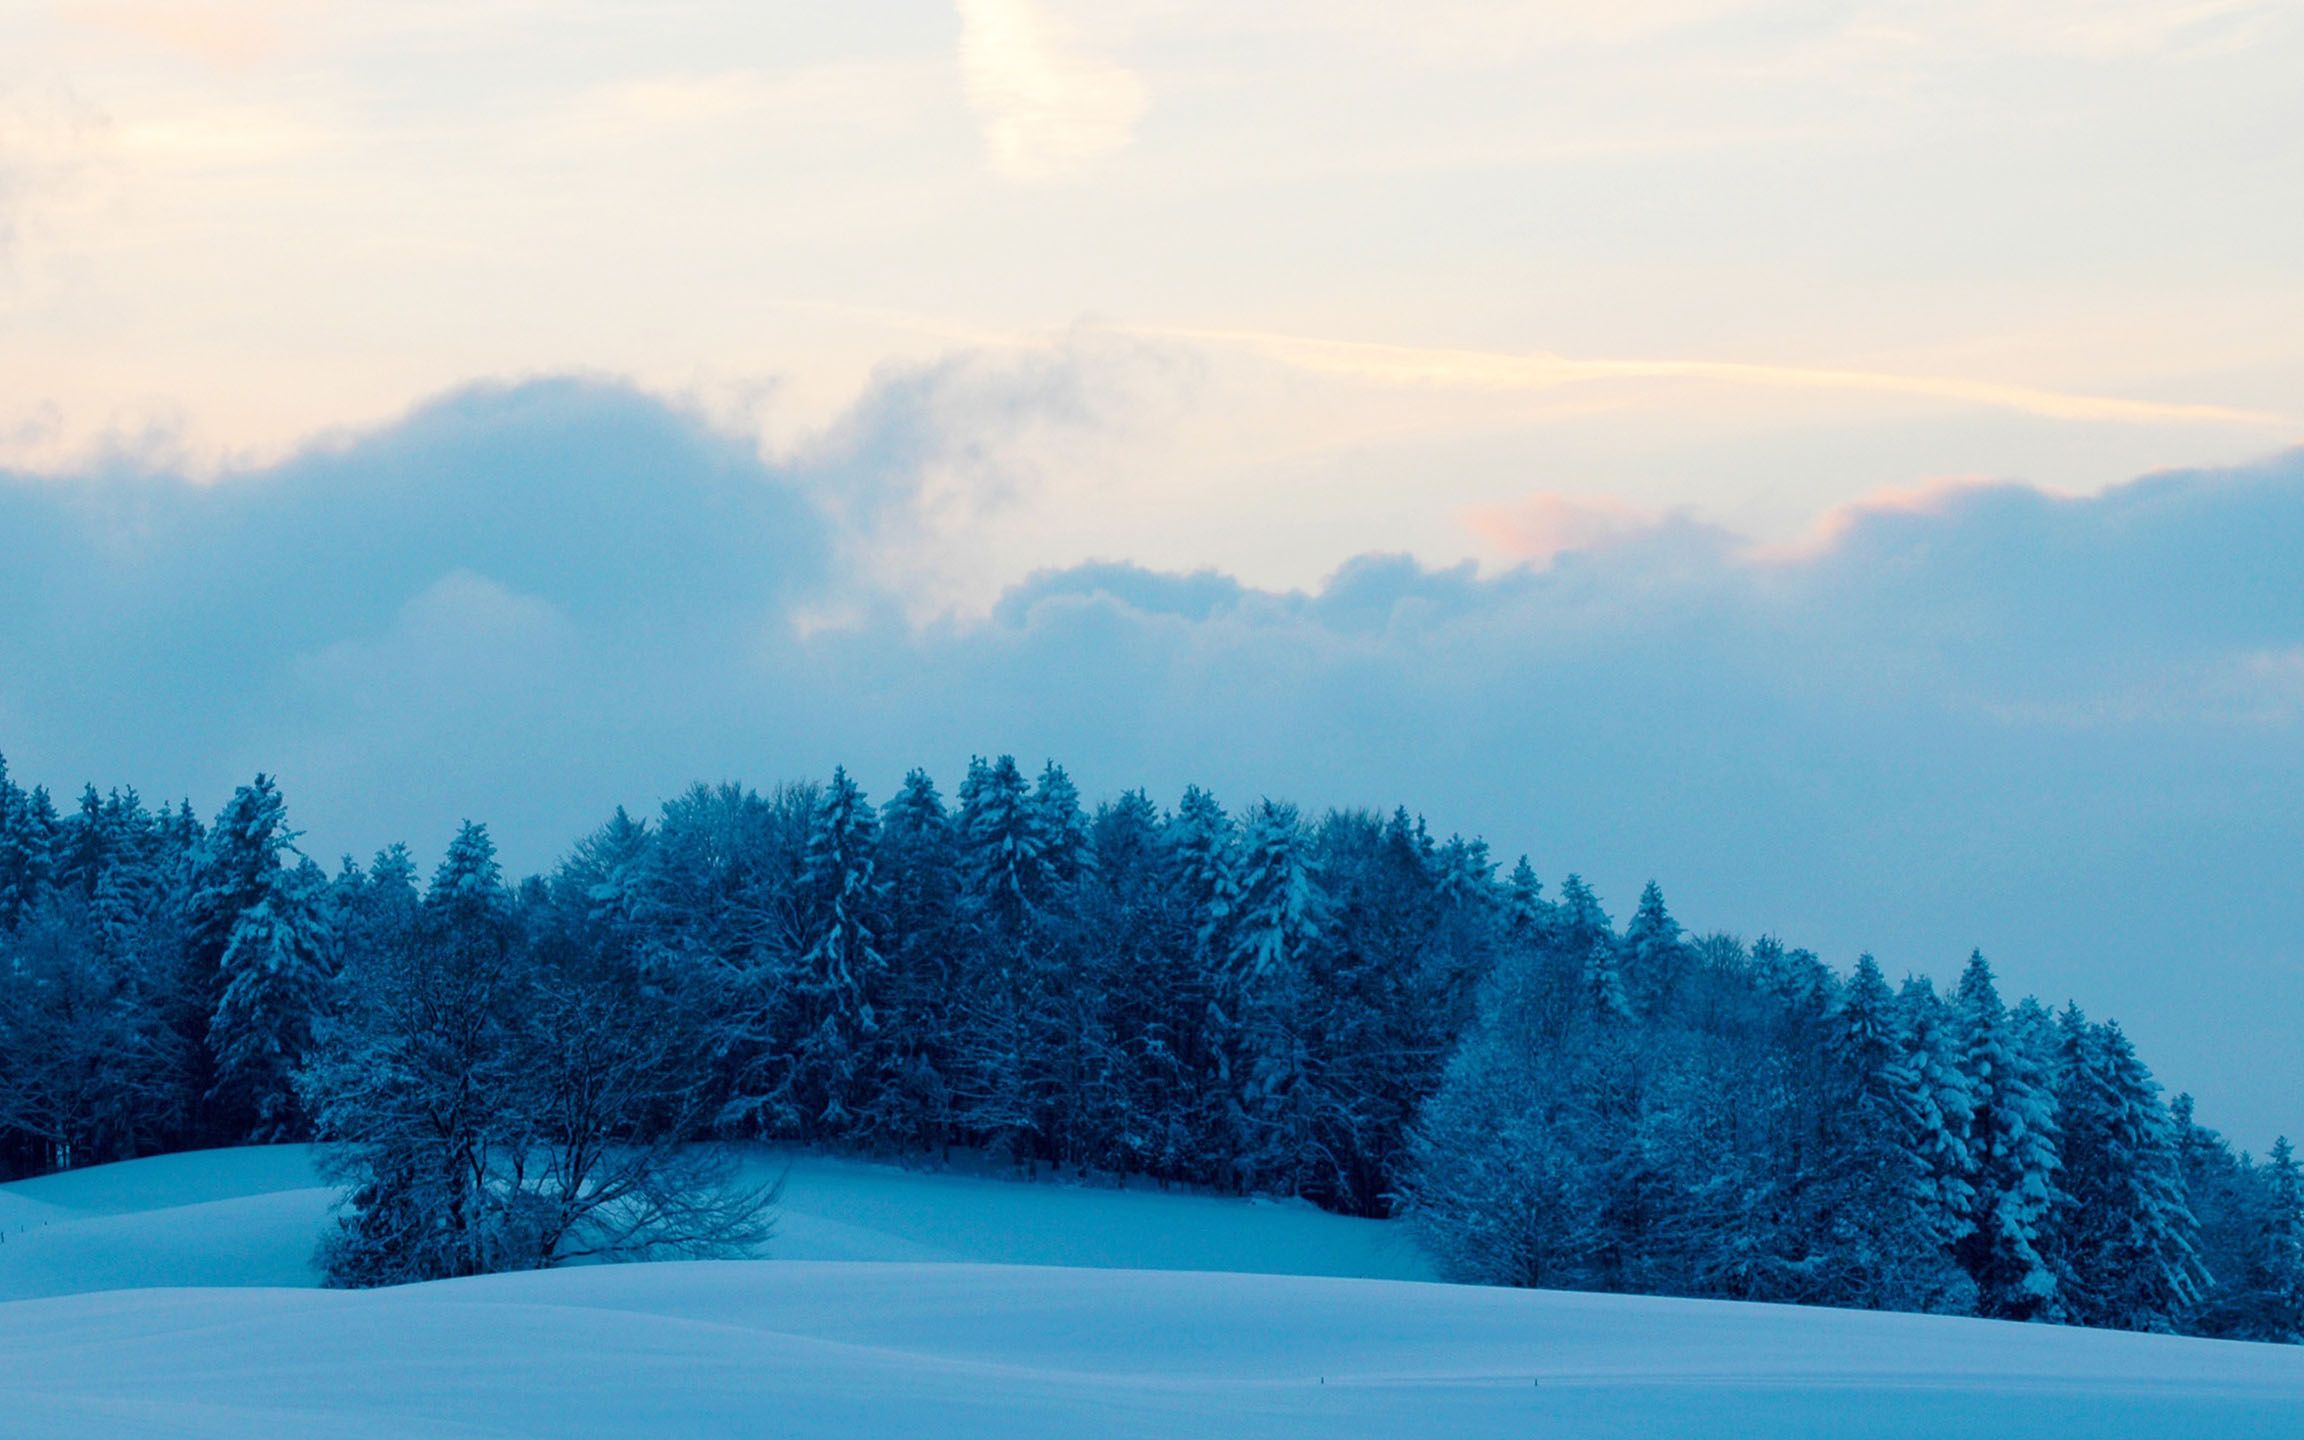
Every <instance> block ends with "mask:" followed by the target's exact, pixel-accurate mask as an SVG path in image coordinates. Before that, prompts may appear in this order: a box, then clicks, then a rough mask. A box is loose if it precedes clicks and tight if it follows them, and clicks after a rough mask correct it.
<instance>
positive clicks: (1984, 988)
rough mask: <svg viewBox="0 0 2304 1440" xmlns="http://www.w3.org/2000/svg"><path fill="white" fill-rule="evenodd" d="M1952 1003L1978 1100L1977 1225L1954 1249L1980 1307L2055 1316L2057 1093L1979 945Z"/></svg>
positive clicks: (1974, 1134)
mask: <svg viewBox="0 0 2304 1440" xmlns="http://www.w3.org/2000/svg"><path fill="white" fill-rule="evenodd" d="M1954 1011H1955V1015H1956V1024H1957V1027H1958V1034H1959V1040H1960V1073H1961V1075H1962V1077H1963V1078H1964V1079H1965V1080H1966V1081H1967V1082H1968V1091H1969V1096H1970V1099H1971V1101H1972V1102H1973V1104H1974V1107H1975V1108H1974V1110H1973V1112H1972V1115H1971V1118H1970V1121H1969V1134H1968V1153H1969V1161H1970V1167H1971V1168H1970V1174H1969V1183H1970V1184H1971V1185H1972V1186H1973V1187H1974V1189H1975V1198H1974V1201H1973V1202H1972V1206H1971V1210H1970V1215H1969V1219H1970V1224H1971V1226H1972V1227H1973V1228H1971V1229H1970V1231H1969V1233H1968V1234H1967V1235H1966V1236H1964V1237H1963V1238H1962V1239H1961V1240H1960V1242H1959V1245H1958V1249H1957V1253H1958V1255H1959V1257H1960V1261H1961V1264H1962V1266H1963V1267H1964V1268H1966V1270H1967V1271H1968V1274H1969V1276H1970V1278H1972V1279H1974V1280H1975V1282H1976V1293H1977V1305H1978V1308H1979V1310H1980V1311H1981V1312H1982V1313H1984V1314H1985V1315H1988V1316H1994V1317H1998V1318H2001V1319H2008V1320H2032V1319H2053V1318H2055V1317H2056V1316H2058V1315H2059V1314H2060V1309H2059V1306H2060V1300H2059V1297H2058V1295H2057V1291H2056V1272H2055V1269H2054V1267H2053V1266H2052V1265H2051V1264H2050V1262H2049V1260H2048V1258H2047V1256H2046V1254H2044V1253H2043V1250H2044V1247H2045V1246H2047V1245H2049V1243H2050V1240H2049V1235H2050V1229H2051V1227H2052V1226H2053V1224H2054V1222H2055V1214H2056V1206H2057V1195H2058V1190H2057V1184H2056V1172H2057V1170H2058V1168H2059V1161H2058V1159H2057V1154H2056V1148H2057V1131H2056V1097H2055V1093H2054V1092H2053V1091H2052V1090H2051V1089H2050V1088H2049V1086H2048V1083H2047V1077H2046V1076H2045V1075H2043V1074H2042V1073H2041V1068H2040V1066H2039V1064H2038V1063H2037V1061H2036V1060H2035V1058H2034V1056H2033V1055H2032V1053H2031V1051H2030V1047H2029V1046H2028V1045H2027V1044H2026V1043H2025V1037H2024V1036H2023V1035H2022V1034H2021V1033H2019V1031H2018V1028H2017V1024H2016V1022H2015V1021H2014V1019H2012V1017H2011V1016H2010V1015H2009V1012H2008V1009H2007V1007H2006V1006H2005V1005H2003V1004H2002V1003H2001V1000H2000V991H1999V989H1998V987H1997V986H1995V985H1994V984H1993V981H1992V967H1991V966H1990V965H1988V964H1987V963H1985V960H1984V956H1983V954H1982V953H1981V952H1975V953H1972V954H1970V956H1969V957H1968V966H1967V969H1966V970H1964V971H1963V972H1962V973H1961V976H1960V989H1959V993H1958V995H1957V997H1956V998H1955V1001H1954Z"/></svg>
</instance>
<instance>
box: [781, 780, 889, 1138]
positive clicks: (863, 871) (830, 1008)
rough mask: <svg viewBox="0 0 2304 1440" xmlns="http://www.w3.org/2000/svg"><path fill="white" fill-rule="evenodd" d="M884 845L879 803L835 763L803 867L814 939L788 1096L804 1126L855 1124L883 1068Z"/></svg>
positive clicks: (800, 980) (824, 1128) (828, 1128)
mask: <svg viewBox="0 0 2304 1440" xmlns="http://www.w3.org/2000/svg"><path fill="white" fill-rule="evenodd" d="M879 848H880V817H879V812H877V811H876V810H874V809H873V807H872V805H871V804H870V803H869V802H868V801H867V800H866V799H865V797H864V791H863V789H862V787H860V786H859V785H857V783H856V782H855V781H854V780H852V779H850V778H849V775H848V772H847V770H846V769H845V768H840V769H835V770H834V771H833V772H832V783H831V784H830V785H827V786H826V787H825V788H824V793H823V797H822V799H820V800H819V801H818V802H817V806H816V818H815V825H814V828H813V829H812V830H811V831H810V833H809V836H808V849H807V852H806V855H805V856H804V858H803V859H802V861H801V869H800V882H799V892H800V902H801V906H802V913H803V914H804V916H805V917H806V918H805V920H804V922H803V923H804V924H805V925H806V926H807V934H808V941H807V949H806V951H805V952H804V953H803V954H802V956H801V957H800V967H799V971H798V973H797V975H796V976H795V979H794V985H795V988H796V990H797V992H798V993H797V996H796V997H795V998H796V1000H797V1003H798V1013H799V1025H798V1027H797V1031H798V1045H797V1049H796V1052H795V1054H794V1057H793V1066H792V1072H791V1076H792V1078H791V1089H792V1101H791V1103H792V1105H793V1107H794V1109H795V1111H796V1112H797V1114H798V1116H799V1118H800V1124H801V1133H802V1134H803V1135H816V1134H829V1135H841V1134H846V1133H849V1132H850V1131H851V1130H852V1129H853V1127H854V1124H855V1114H854V1108H855V1107H856V1106H858V1105H860V1104H863V1103H864V1102H865V1100H866V1096H865V1094H864V1093H863V1091H864V1089H865V1087H866V1086H868V1084H869V1082H870V1081H871V1080H872V1079H873V1078H874V1077H875V1075H876V1072H877V1070H878V1065H877V1063H876V1057H875V1056H874V1055H873V1053H872V1047H873V1045H874V1044H875V1042H876V1037H877V1033H878V1030H879V1020H878V1016H877V1015H876V1014H875V1012H874V1008H873V1002H874V999H875V997H876V995H877V993H878V991H879V988H880V981H881V974H882V971H883V969H884V968H885V963H886V962H885V960H884V958H883V957H882V954H881V950H880V944H881V927H882V924H883V901H884V899H885V894H886V888H887V887H886V886H885V885H884V884H883V883H882V882H881V881H880V879H879V877H878V864H879Z"/></svg>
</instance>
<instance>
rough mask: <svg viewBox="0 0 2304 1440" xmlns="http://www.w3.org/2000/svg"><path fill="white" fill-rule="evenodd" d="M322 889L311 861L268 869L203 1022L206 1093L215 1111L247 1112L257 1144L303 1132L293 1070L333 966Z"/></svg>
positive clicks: (307, 1043)
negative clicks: (210, 1064)
mask: <svg viewBox="0 0 2304 1440" xmlns="http://www.w3.org/2000/svg"><path fill="white" fill-rule="evenodd" d="M325 891H326V880H325V879H324V877H323V876H322V875H321V874H320V871H319V868H318V867H317V866H315V865H313V864H312V862H311V861H309V860H307V861H305V862H304V863H302V864H301V865H297V866H295V867H293V868H283V869H279V870H275V871H274V872H273V873H272V875H271V876H270V877H269V878H268V881H267V884H266V892H265V895H264V898H263V899H261V900H259V901H257V902H256V903H255V904H254V905H252V906H250V907H248V908H247V909H246V910H244V911H242V912H241V913H240V918H239V920H238V921H237V922H235V923H234V925H233V927H232V935H231V939H230V940H229V942H228V943H227V944H226V945H225V948H224V958H223V961H222V970H223V975H224V993H223V995H222V997H221V998H220V999H219V1000H218V1001H217V1005H216V1013H215V1016H214V1018H213V1019H211V1020H210V1021H209V1026H208V1048H209V1050H210V1051H211V1052H212V1053H213V1054H214V1055H215V1057H216V1080H215V1083H214V1086H213V1088H212V1091H211V1094H210V1099H211V1100H212V1101H213V1102H215V1103H216V1104H217V1105H218V1107H219V1110H220V1113H223V1114H226V1115H232V1116H239V1117H244V1119H243V1121H242V1124H243V1126H244V1129H243V1130H242V1135H243V1138H245V1139H248V1140H251V1141H254V1142H256V1143H258V1144H267V1143H270V1142H273V1141H278V1140H291V1139H297V1138H300V1137H301V1135H302V1134H303V1131H304V1119H303V1114H302V1109H301V1106H300V1105H299V1103H298V1100H297V1095H296V1090H295V1077H296V1075H297V1072H298V1071H300V1070H301V1069H302V1068H303V1065H304V1062H305V1060H306V1058H307V1056H308V1055H309V1054H310V1052H311V1049H312V1034H313V1026H314V1024H315V1022H316V1021H317V1020H318V1019H319V1017H320V1016H321V1014H322V1012H323V1010H324V1008H325V1005H326V995H327V991H328V987H329V983H330V981H331V980H332V978H333V970H334V967H333V965H332V964H331V963H330V959H329V950H330V937H329V934H328V930H327V917H326V915H325V914H324V913H323V908H322V907H323V905H324V903H325Z"/></svg>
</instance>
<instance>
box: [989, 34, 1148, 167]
mask: <svg viewBox="0 0 2304 1440" xmlns="http://www.w3.org/2000/svg"><path fill="white" fill-rule="evenodd" d="M959 6H960V74H961V79H962V81H963V83H964V84H965V86H966V88H967V94H968V103H969V104H970V105H971V106H972V107H973V108H974V109H975V111H976V114H977V118H978V119H979V120H980V121H981V122H982V123H983V126H984V144H985V149H986V151H987V152H988V153H989V155H990V157H991V161H992V168H993V170H994V171H996V172H997V173H998V174H1000V175H1001V176H1003V177H1004V178H1006V179H1010V180H1019V181H1043V180H1055V179H1061V178H1063V177H1065V176H1068V175H1072V174H1076V173H1078V172H1079V171H1080V170H1082V169H1084V168H1085V167H1087V166H1088V165H1089V164H1090V163H1092V162H1094V161H1096V160H1099V159H1102V158H1103V157H1104V156H1106V155H1109V154H1111V153H1112V152H1113V151H1116V150H1118V149H1120V148H1122V147H1123V146H1125V145H1126V144H1127V143H1128V141H1129V140H1130V138H1131V137H1132V136H1133V135H1134V134H1135V131H1136V122H1137V120H1138V119H1140V118H1141V117H1142V115H1143V113H1144V83H1143V82H1142V81H1141V80H1139V79H1138V78H1137V77H1136V76H1135V74H1134V73H1132V72H1131V71H1129V70H1127V69H1125V68H1123V67H1122V66H1120V65H1118V64H1116V63H1114V62H1112V61H1110V60H1107V59H1104V58H1101V57H1099V56H1096V55H1092V54H1090V53H1088V52H1087V51H1085V50H1084V49H1082V48H1081V47H1080V44H1079V42H1078V41H1077V39H1076V38H1075V37H1074V36H1073V35H1072V34H1071V32H1070V31H1069V29H1068V28H1067V27H1066V26H1065V25H1064V24H1063V23H1062V22H1061V21H1060V20H1058V19H1057V18H1056V17H1055V16H1053V15H1051V14H1049V13H1048V11H1047V10H1046V8H1045V7H1044V6H1043V5H1042V4H1040V3H1038V0H959Z"/></svg>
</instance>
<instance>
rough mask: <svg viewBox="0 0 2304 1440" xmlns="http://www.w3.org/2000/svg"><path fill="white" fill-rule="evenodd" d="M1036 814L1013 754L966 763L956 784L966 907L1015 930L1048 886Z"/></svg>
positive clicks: (989, 921)
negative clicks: (965, 772) (965, 775)
mask: <svg viewBox="0 0 2304 1440" xmlns="http://www.w3.org/2000/svg"><path fill="white" fill-rule="evenodd" d="M1041 849H1042V839H1041V830H1040V825H1039V818H1038V815H1037V814H1036V812H1035V809H1034V806H1033V804H1032V794H1031V787H1030V786H1029V785H1028V784H1026V782H1025V779H1024V774H1023V772H1022V771H1020V770H1018V769H1017V768H1016V757H1015V756H1013V755H1003V756H1001V757H1000V758H999V759H998V760H995V761H992V762H990V763H987V762H985V761H984V760H982V759H981V758H979V759H975V760H971V761H969V762H968V778H967V780H966V781H965V782H964V783H963V784H962V785H961V787H960V851H961V867H962V872H963V874H964V875H965V877H966V881H967V902H968V906H969V908H970V910H971V911H972V912H973V913H974V914H975V915H976V916H977V917H978V918H979V919H980V920H981V921H982V922H983V923H985V924H987V925H990V926H992V927H994V928H995V929H998V930H1001V931H1004V932H1006V933H1007V934H1009V935H1011V936H1012V935H1014V934H1015V933H1017V932H1018V931H1020V930H1021V929H1022V928H1023V925H1024V921H1025V919H1026V917H1028V916H1029V915H1030V914H1031V913H1032V910H1033V907H1034V906H1035V905H1037V904H1038V903H1039V902H1040V899H1041V897H1042V896H1043V895H1044V894H1045V892H1046V889H1047V884H1046V881H1047V866H1046V863H1045V861H1044V860H1043V858H1042V854H1041Z"/></svg>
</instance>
